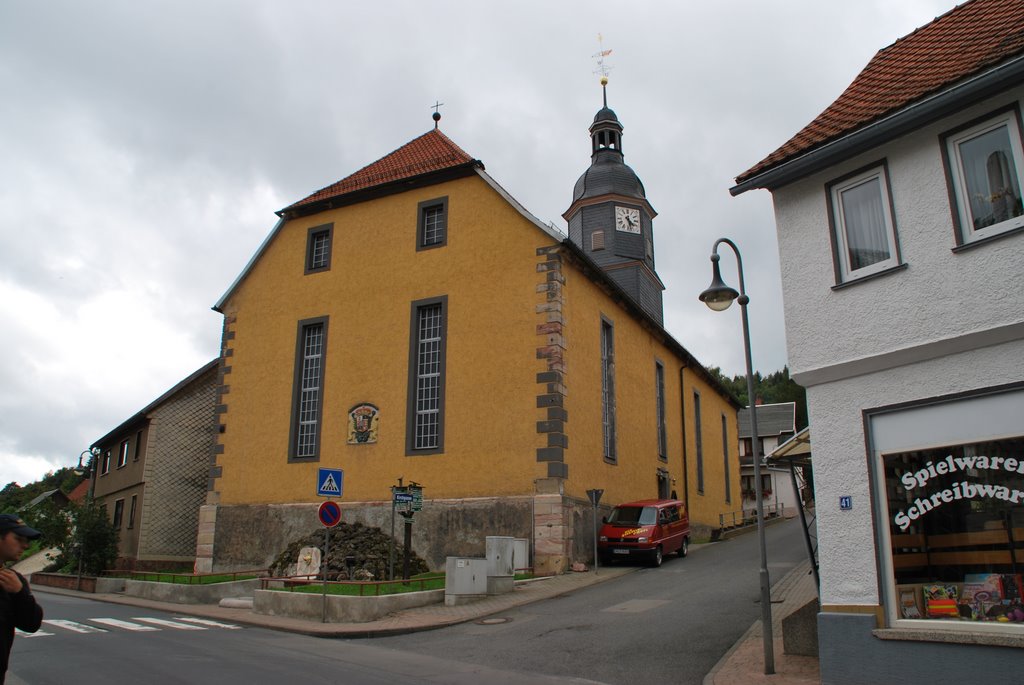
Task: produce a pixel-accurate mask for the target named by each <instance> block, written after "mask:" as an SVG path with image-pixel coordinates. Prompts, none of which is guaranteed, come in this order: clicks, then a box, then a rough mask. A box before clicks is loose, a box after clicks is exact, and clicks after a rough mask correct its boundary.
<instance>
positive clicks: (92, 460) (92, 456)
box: [72, 447, 101, 499]
mask: <svg viewBox="0 0 1024 685" xmlns="http://www.w3.org/2000/svg"><path fill="white" fill-rule="evenodd" d="M100 454H101V450H100V448H99V447H92V448H90V449H87V450H82V453H81V454H79V455H78V466H76V467H75V468H74V469H72V470H73V471H74V472H75V475H76V476H82V475H85V472H86V465H85V464H83V463H82V460H83V459H84V458H85V456H86V455H89V464H88V469H89V499H92V496H93V488H94V487H95V485H96V484H95V481H94V479H95V477H96V460H97V459H99V457H100Z"/></svg>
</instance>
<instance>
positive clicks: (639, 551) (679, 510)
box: [597, 499, 690, 566]
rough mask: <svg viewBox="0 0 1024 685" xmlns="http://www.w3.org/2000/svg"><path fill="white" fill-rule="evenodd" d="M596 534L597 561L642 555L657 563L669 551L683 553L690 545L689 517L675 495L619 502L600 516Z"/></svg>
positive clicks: (657, 564) (655, 564) (682, 554)
mask: <svg viewBox="0 0 1024 685" xmlns="http://www.w3.org/2000/svg"><path fill="white" fill-rule="evenodd" d="M603 521H604V525H603V526H601V533H600V534H599V535H598V538H597V554H598V558H599V559H600V560H601V563H604V564H607V563H610V562H612V561H615V560H617V559H633V558H637V557H640V558H643V559H645V560H647V561H649V562H650V563H651V564H652V565H653V566H661V560H662V557H663V556H664V555H666V554H672V553H673V552H674V553H676V554H678V555H679V556H681V557H685V556H686V552H687V551H688V550H689V547H690V517H689V516H687V515H686V507H685V506H684V505H683V503H682V502H680V501H679V500H675V499H644V500H638V501H636V502H627V503H626V504H620V505H619V506H617V507H615V508H614V509H612V513H611V514H609V515H608V516H606V517H605V518H604V519H603Z"/></svg>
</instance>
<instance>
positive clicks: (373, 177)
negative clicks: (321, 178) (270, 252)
mask: <svg viewBox="0 0 1024 685" xmlns="http://www.w3.org/2000/svg"><path fill="white" fill-rule="evenodd" d="M474 162H476V163H479V161H478V160H475V159H473V157H471V156H470V155H469V154H468V153H467V152H466V151H465V150H463V149H462V148H461V147H459V146H458V145H457V144H456V143H455V142H454V141H453V140H452V139H451V138H449V137H448V136H446V135H445V134H444V133H443V132H442V131H441V130H440V129H438V128H433V129H431V130H429V131H427V132H426V133H424V134H422V135H420V136H417V137H416V138H413V139H412V140H410V141H409V142H408V143H405V144H404V145H401V146H399V147H397V148H395V149H394V150H392V151H391V152H389V153H387V154H386V155H384V156H383V157H381V158H380V159H377V160H376V161H373V162H370V163H369V164H367V165H366V166H364V167H362V168H360V169H358V170H357V171H355V172H353V173H351V174H349V175H348V176H346V177H344V178H343V179H341V180H340V181H335V182H334V183H331V184H329V185H326V186H324V187H323V188H320V189H319V190H317V191H315V192H313V193H311V194H310V195H307V196H306V197H305V198H303V199H301V200H299V201H298V202H295V203H292V204H291V205H289V206H288V207H286V208H285V209H284V210H281V211H282V212H283V211H287V210H289V209H294V208H296V207H301V206H304V205H309V204H312V203H315V202H319V201H322V200H328V199H333V198H336V197H339V196H342V195H347V194H349V193H352V192H355V191H357V190H366V189H368V188H373V187H375V186H379V185H384V184H386V183H392V182H394V181H400V180H405V179H409V178H413V177H416V176H420V175H422V174H426V173H430V172H433V171H440V170H442V169H449V168H452V167H457V166H461V165H463V164H470V163H474ZM279 213H280V212H279Z"/></svg>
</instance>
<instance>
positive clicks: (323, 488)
mask: <svg viewBox="0 0 1024 685" xmlns="http://www.w3.org/2000/svg"><path fill="white" fill-rule="evenodd" d="M344 487H345V472H344V471H342V470H341V469H320V471H319V473H318V474H317V477H316V494H317V495H319V496H320V497H341V493H342V490H343V489H344Z"/></svg>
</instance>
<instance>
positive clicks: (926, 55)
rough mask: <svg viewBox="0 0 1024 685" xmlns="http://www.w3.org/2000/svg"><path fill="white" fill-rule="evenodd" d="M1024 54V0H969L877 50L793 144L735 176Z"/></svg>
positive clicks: (770, 164)
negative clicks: (845, 87) (848, 84)
mask: <svg viewBox="0 0 1024 685" xmlns="http://www.w3.org/2000/svg"><path fill="white" fill-rule="evenodd" d="M1022 52H1024V2H1022V0H972V1H971V2H966V3H964V4H962V5H960V6H958V7H954V8H953V9H952V10H950V11H949V12H946V13H945V14H943V15H942V16H940V17H938V18H937V19H935V20H934V21H932V22H931V23H930V24H927V25H926V26H923V27H921V28H919V29H917V30H916V31H914V32H913V33H911V34H910V35H907V36H904V37H903V38H901V39H899V40H897V41H896V42H895V43H893V44H892V45H890V46H889V47H887V48H883V49H882V50H879V51H878V52H877V53H876V54H875V56H874V57H873V58H872V59H871V61H870V62H868V65H867V66H866V67H864V70H863V71H861V72H860V74H859V75H858V76H857V78H856V79H854V81H853V83H851V84H850V86H849V87H848V88H847V89H846V90H845V91H844V92H843V94H842V95H840V96H839V99H837V100H836V101H835V102H833V103H832V104H831V105H829V106H828V108H827V109H826V110H825V111H824V112H822V113H821V114H819V115H818V118H816V119H815V120H814V121H812V122H811V123H810V124H808V125H807V126H805V127H804V129H803V130H802V131H800V132H799V133H797V134H796V135H795V136H793V137H792V138H791V139H790V140H789V142H787V143H786V144H785V145H783V146H782V147H780V148H779V149H777V150H776V151H775V152H773V153H771V154H770V155H768V156H767V157H765V158H764V159H763V160H761V161H760V162H758V163H757V164H755V165H754V166H753V167H751V168H750V169H748V170H747V171H744V172H743V173H742V174H740V175H739V176H737V177H736V182H737V183H742V182H743V181H745V180H747V179H749V178H751V177H752V176H755V175H757V174H759V173H761V172H763V171H766V170H768V169H770V168H772V167H775V166H779V165H781V164H783V163H784V162H787V161H789V160H791V159H793V158H795V157H798V156H799V155H801V154H803V153H805V152H808V151H810V150H812V149H814V148H816V147H820V146H822V145H823V144H825V143H828V142H830V141H832V140H835V139H837V138H840V137H842V136H843V135H845V134H847V133H851V132H852V131H854V130H856V129H859V128H861V127H863V126H865V125H867V124H870V123H872V122H874V121H876V120H878V119H881V118H882V117H884V116H886V115H887V114H891V113H893V112H895V111H896V110H899V109H901V108H903V107H905V106H907V105H909V104H911V103H913V102H915V101H917V100H920V99H922V98H924V97H926V96H928V95H931V94H933V93H936V92H937V91H940V90H942V89H943V88H945V87H947V86H950V85H953V84H954V83H956V82H957V81H960V80H962V79H964V78H966V77H968V76H971V75H973V74H975V73H977V72H979V71H981V70H982V69H985V68H986V67H990V66H993V65H995V64H997V63H999V62H1001V61H1003V60H1006V59H1007V58H1009V57H1012V56H1014V55H1018V54H1020V53H1022Z"/></svg>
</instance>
